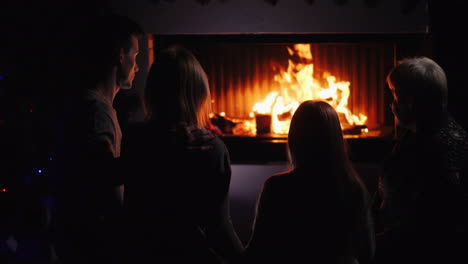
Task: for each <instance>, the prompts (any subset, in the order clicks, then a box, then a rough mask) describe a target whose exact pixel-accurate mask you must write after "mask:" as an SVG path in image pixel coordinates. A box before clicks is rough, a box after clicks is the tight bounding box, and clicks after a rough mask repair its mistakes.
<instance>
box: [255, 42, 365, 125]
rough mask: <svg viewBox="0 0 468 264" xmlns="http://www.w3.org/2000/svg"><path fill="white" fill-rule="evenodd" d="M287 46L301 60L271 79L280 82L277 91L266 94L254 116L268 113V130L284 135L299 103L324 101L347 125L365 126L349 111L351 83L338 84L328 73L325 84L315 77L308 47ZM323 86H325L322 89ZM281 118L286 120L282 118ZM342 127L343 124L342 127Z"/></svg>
mask: <svg viewBox="0 0 468 264" xmlns="http://www.w3.org/2000/svg"><path fill="white" fill-rule="evenodd" d="M293 48H294V49H291V48H290V47H288V52H289V55H291V56H297V57H298V58H300V62H299V63H294V62H293V60H292V59H289V60H288V68H287V70H286V71H282V72H280V73H279V74H276V75H275V76H274V80H275V81H276V82H278V83H279V86H280V91H273V92H271V93H269V94H268V95H267V96H266V97H265V99H264V100H263V101H262V102H258V103H256V104H254V106H253V108H252V109H253V112H254V113H256V114H271V116H272V118H271V120H272V121H271V122H272V124H271V129H272V132H273V133H276V134H287V133H288V131H289V125H290V122H291V118H290V117H291V116H292V115H293V114H294V112H295V111H296V109H297V107H298V106H299V104H300V103H301V102H303V101H306V100H323V101H326V102H328V103H329V104H330V105H331V106H333V107H334V108H335V110H336V111H337V112H338V113H341V114H343V116H344V117H345V119H346V122H347V123H348V124H349V125H364V124H365V122H366V120H367V116H366V115H364V114H362V113H360V114H359V115H354V114H353V113H352V112H351V111H350V110H349V109H348V108H347V105H348V99H349V95H350V90H349V87H350V82H348V81H338V82H337V78H336V77H335V76H333V75H332V74H331V73H329V72H325V73H324V74H323V76H322V77H323V79H324V81H322V82H320V81H319V80H317V79H315V78H314V64H313V63H312V58H313V57H312V52H311V49H310V44H295V45H294V47H293ZM322 83H326V86H325V87H323V86H322ZM284 116H286V117H289V118H283V117H284ZM342 126H343V124H342Z"/></svg>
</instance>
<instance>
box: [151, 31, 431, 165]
mask: <svg viewBox="0 0 468 264" xmlns="http://www.w3.org/2000/svg"><path fill="white" fill-rule="evenodd" d="M430 40H431V37H430V35H429V34H425V33H423V34H417V33H411V34H409V33H405V34H386V33H385V34H384V33H380V34H377V33H374V34H295V33H288V34H260V33H259V34H210V35H198V34H175V35H172V34H153V35H151V37H150V42H152V44H151V45H152V47H153V51H154V52H157V51H158V50H159V49H162V48H165V47H167V46H169V45H172V44H178V45H182V46H184V47H186V48H188V49H189V50H191V51H192V52H193V53H194V55H195V56H196V57H197V59H198V60H199V61H200V63H201V64H202V66H203V67H204V69H205V71H206V72H207V75H208V79H209V82H210V89H211V93H212V108H213V114H214V117H213V118H212V121H213V123H215V125H218V126H219V127H220V128H221V130H222V131H223V132H224V135H223V139H224V140H225V142H226V143H227V144H228V147H229V149H230V150H231V152H232V158H233V161H234V162H237V161H238V162H246V161H254V162H258V161H275V160H277V161H282V160H285V159H286V156H285V143H286V138H287V132H286V133H285V131H287V129H286V130H285V131H283V132H279V133H277V132H275V131H273V129H274V128H273V127H271V124H267V125H263V126H261V123H260V122H259V121H260V120H269V119H270V120H271V115H272V114H269V119H265V118H264V116H263V115H262V114H260V113H256V112H255V111H254V110H253V106H254V105H255V103H256V102H259V101H262V100H263V99H265V98H266V97H267V95H268V94H269V93H271V92H272V91H278V92H279V93H281V92H283V93H287V95H288V96H290V97H291V95H292V94H293V95H294V94H297V93H303V90H304V89H309V88H310V87H305V88H304V87H301V85H298V83H297V80H298V79H299V77H298V76H299V74H300V73H298V72H297V71H296V72H292V75H294V74H296V75H295V76H292V77H291V71H289V72H288V67H289V66H290V64H291V63H292V64H294V63H296V65H299V64H300V63H299V62H298V61H300V62H302V64H301V65H302V66H301V67H304V65H306V66H307V65H309V66H311V67H313V72H312V73H311V72H309V75H311V76H309V77H311V78H310V79H309V80H306V81H309V84H310V83H311V82H316V83H320V82H321V81H322V83H324V82H325V84H324V85H320V87H319V88H320V89H323V90H322V91H326V90H330V88H331V87H332V86H333V85H335V84H337V83H339V82H341V83H347V84H348V88H349V97H348V100H347V108H348V109H349V112H350V113H356V115H357V114H363V115H365V116H366V122H365V123H363V124H356V123H355V124H350V123H349V122H346V119H345V118H344V114H342V113H339V115H340V119H341V117H343V120H342V127H343V129H344V134H345V137H346V138H348V142H349V143H350V145H351V146H352V150H353V152H352V154H353V155H352V157H355V158H356V159H358V160H366V161H369V159H370V160H372V159H379V158H380V157H381V156H379V155H378V153H380V152H382V151H387V150H388V147H389V146H390V142H391V140H392V135H393V133H392V130H393V115H392V113H391V110H390V107H389V104H390V103H391V100H392V99H391V94H390V92H389V91H388V89H387V87H386V84H385V77H386V74H387V72H388V71H389V70H390V68H391V67H393V66H394V65H395V63H396V62H397V61H398V60H399V59H401V58H404V57H407V56H419V55H426V56H430V53H431V45H430V43H431V42H430ZM296 44H306V45H308V46H307V49H309V50H310V52H311V58H312V59H306V62H305V63H303V62H304V58H298V56H297V54H295V53H294V51H293V49H294V47H295V45H296ZM288 65H289V66H288ZM324 74H328V75H327V76H329V75H331V76H334V77H335V79H336V82H333V83H331V84H330V83H326V81H324V80H325V77H324ZM285 75H287V76H289V77H290V78H292V79H295V80H296V83H294V82H288V83H286V84H285V81H284V78H283V79H281V78H280V80H278V77H281V76H285ZM285 86H286V91H284V90H285ZM289 86H295V87H296V88H297V87H298V86H299V89H295V90H294V89H291V88H290V87H289ZM309 86H310V85H309ZM298 90H299V92H298ZM338 97H339V96H338ZM305 99H319V98H305ZM324 100H330V99H326V98H325V99H324ZM299 102H300V100H299ZM332 103H334V102H333V101H332ZM292 113H293V111H289V112H285V113H282V114H281V115H278V116H280V118H281V116H287V117H289V118H290V117H291V115H292ZM273 116H274V115H273ZM260 117H262V119H260ZM267 117H268V116H267ZM245 122H247V123H248V124H250V126H252V127H253V131H252V130H250V131H249V130H248V128H245V127H244V123H245ZM262 130H263V133H262ZM247 149H248V151H246V150H247ZM379 150H380V151H379ZM382 155H383V153H382Z"/></svg>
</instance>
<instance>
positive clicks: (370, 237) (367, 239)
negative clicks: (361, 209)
mask: <svg viewBox="0 0 468 264" xmlns="http://www.w3.org/2000/svg"><path fill="white" fill-rule="evenodd" d="M358 236H359V237H360V239H359V245H358V252H357V253H358V260H359V263H361V264H365V263H372V261H373V259H374V255H375V230H374V220H373V217H372V214H371V211H370V210H366V212H365V215H364V221H363V224H362V228H361V231H360V234H358Z"/></svg>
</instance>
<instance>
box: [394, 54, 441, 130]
mask: <svg viewBox="0 0 468 264" xmlns="http://www.w3.org/2000/svg"><path fill="white" fill-rule="evenodd" d="M387 84H388V87H389V88H390V90H391V91H392V94H393V99H394V101H393V103H392V111H393V113H394V115H395V117H396V119H397V122H398V123H399V125H400V126H402V127H406V128H410V129H411V128H412V129H413V130H414V129H426V128H431V127H434V126H437V125H438V124H439V122H440V121H441V120H442V118H443V117H444V114H445V113H446V112H447V78H446V76H445V72H444V70H443V69H442V68H441V67H440V66H439V65H438V64H437V63H436V62H435V61H433V60H431V59H430V58H427V57H414V58H406V59H403V60H401V61H399V62H398V65H396V66H395V67H394V68H393V69H392V70H391V71H390V72H389V73H388V75H387Z"/></svg>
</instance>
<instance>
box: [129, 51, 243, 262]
mask: <svg viewBox="0 0 468 264" xmlns="http://www.w3.org/2000/svg"><path fill="white" fill-rule="evenodd" d="M144 101H145V106H146V113H147V117H148V118H147V122H144V123H143V124H138V125H134V126H132V127H131V128H129V129H128V132H127V137H126V138H124V144H123V145H122V156H123V161H124V163H126V168H127V169H126V172H125V174H126V175H127V180H126V192H127V193H126V196H125V197H126V198H125V199H126V200H125V201H126V208H127V215H128V220H129V222H128V223H129V224H130V225H129V231H130V236H129V237H130V239H129V241H130V247H131V248H133V249H134V250H131V252H132V253H133V254H131V259H130V262H131V263H134V262H137V261H138V260H145V261H148V260H149V259H152V260H162V261H163V263H221V261H223V263H233V262H237V261H239V260H240V258H241V256H242V254H243V250H244V247H243V245H242V243H241V241H240V239H239V238H238V236H237V234H236V231H235V230H234V227H233V225H232V222H231V219H230V214H229V197H228V191H229V185H230V179H231V167H230V157H229V152H228V150H227V148H226V146H225V145H224V143H223V141H222V140H221V139H220V138H219V137H218V136H217V135H216V134H215V133H214V132H212V131H211V130H210V119H209V114H210V112H211V111H210V110H211V109H210V104H211V99H210V90H209V86H208V79H207V76H206V74H205V71H204V70H203V68H202V66H201V65H200V63H199V62H198V60H197V59H196V58H195V56H194V55H193V54H192V53H191V52H190V51H189V50H187V49H186V48H183V47H181V46H171V47H169V48H166V49H164V50H161V51H160V52H159V53H158V54H157V55H156V57H155V61H154V63H153V65H152V67H151V69H150V72H149V75H148V79H147V84H146V90H145V100H144ZM140 241H145V242H144V243H143V245H141V244H139V243H138V242H140ZM135 258H138V259H135Z"/></svg>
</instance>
